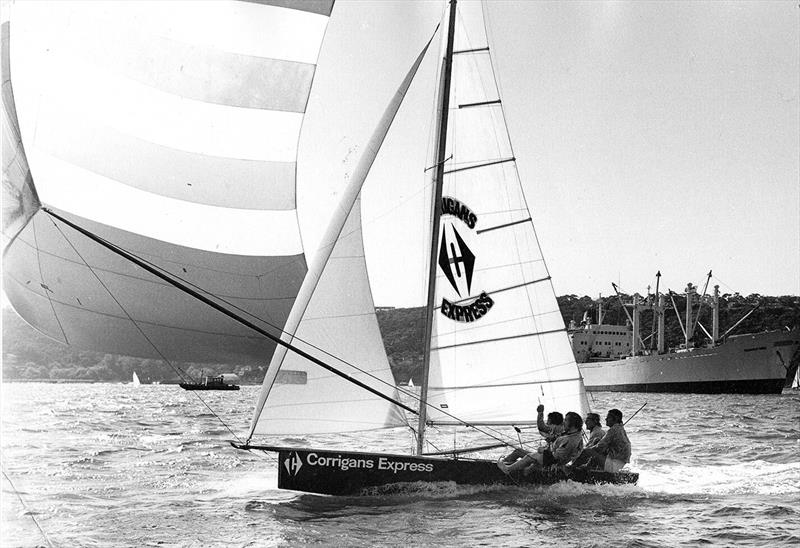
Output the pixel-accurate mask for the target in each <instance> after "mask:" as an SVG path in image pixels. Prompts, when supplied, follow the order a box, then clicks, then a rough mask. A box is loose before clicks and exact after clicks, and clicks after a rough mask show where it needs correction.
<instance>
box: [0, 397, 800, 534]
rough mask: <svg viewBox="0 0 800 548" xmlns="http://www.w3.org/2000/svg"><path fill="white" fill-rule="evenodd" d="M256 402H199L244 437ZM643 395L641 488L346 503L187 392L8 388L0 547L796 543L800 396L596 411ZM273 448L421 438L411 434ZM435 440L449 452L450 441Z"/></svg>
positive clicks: (428, 494) (473, 491)
mask: <svg viewBox="0 0 800 548" xmlns="http://www.w3.org/2000/svg"><path fill="white" fill-rule="evenodd" d="M255 393H256V387H243V390H241V391H239V392H209V393H204V394H201V395H202V397H203V398H204V399H205V400H206V401H207V402H208V404H209V405H210V406H211V408H212V409H214V411H216V412H217V413H219V414H220V415H221V416H222V417H224V418H225V420H226V422H227V423H228V424H229V425H230V426H231V427H232V428H233V430H234V431H235V432H236V433H237V434H238V435H240V436H241V435H242V434H243V432H244V431H245V429H246V426H247V424H248V421H249V418H250V412H251V409H252V402H253V400H254V395H255ZM645 400H647V401H648V402H649V403H648V405H647V406H646V407H645V408H644V409H643V410H642V412H641V413H640V414H639V415H638V416H637V417H636V418H634V419H633V421H632V422H631V423H630V424H629V425H628V427H627V430H628V433H629V435H630V438H631V441H632V443H633V445H634V458H633V462H632V468H634V469H636V470H638V471H639V472H640V473H641V479H640V482H639V485H638V486H585V485H579V484H572V483H566V484H560V485H556V486H551V487H543V488H519V487H490V488H476V487H458V486H455V485H450V484H440V485H432V486H419V487H416V488H410V489H409V490H408V491H406V492H404V493H401V494H398V495H392V496H382V497H360V498H359V497H346V498H345V497H324V496H316V495H300V494H296V493H291V492H286V491H279V490H277V489H276V487H275V486H276V482H277V471H276V465H275V460H274V458H268V457H266V456H263V455H259V454H252V453H247V452H242V451H238V450H235V449H233V448H231V447H230V446H229V445H228V441H227V440H229V439H231V437H232V436H231V434H230V433H229V432H228V431H227V430H226V429H225V428H224V427H223V426H222V425H220V423H219V422H218V421H217V419H216V418H214V417H213V415H212V414H211V413H210V412H209V411H208V410H207V409H206V408H205V407H204V406H203V404H202V403H201V402H200V401H199V400H198V399H197V398H196V396H195V394H193V393H190V392H185V391H183V390H181V389H179V388H178V387H177V386H149V385H143V386H139V387H134V386H132V385H102V384H84V385H58V384H4V385H3V386H2V450H3V453H2V457H3V472H4V477H3V479H2V532H1V533H0V534H1V535H2V537H0V545H2V546H4V547H5V546H37V545H43V546H47V545H48V542H49V543H50V545H53V546H70V547H71V546H102V547H107V546H273V545H286V546H294V545H300V544H318V545H323V546H381V545H384V546H407V545H417V546H427V545H437V546H479V545H483V546H531V545H534V544H537V545H538V544H543V545H555V546H559V547H563V546H591V545H595V546H625V545H627V546H677V545H708V544H712V545H723V546H729V545H737V546H741V545H747V546H782V545H797V544H799V543H800V458H799V457H798V454H800V396H798V395H797V394H796V393H794V394H783V395H781V396H738V395H737V396H734V395H725V396H707V395H677V394H676V395H671V394H650V395H645V394H611V393H604V394H599V395H598V394H596V395H595V396H594V402H593V407H594V408H595V410H598V411H600V412H604V411H605V410H606V409H608V408H609V407H619V408H620V409H622V410H623V412H624V413H625V415H626V416H627V415H629V414H631V413H632V412H633V411H635V410H636V409H637V408H638V407H639V406H640V405H641V404H642V403H643V402H644V401H645ZM563 411H566V410H563ZM274 441H281V442H283V443H301V442H307V443H321V444H324V445H328V446H329V445H331V444H332V443H335V444H336V445H338V446H341V447H347V448H350V449H365V448H378V447H383V448H384V449H387V450H394V451H398V450H399V451H407V450H408V449H409V447H410V445H411V439H410V436H409V435H408V434H407V433H405V432H400V431H397V432H390V433H388V434H387V432H380V433H367V434H359V435H357V436H356V435H353V436H337V437H335V438H334V437H328V438H317V439H315V440H293V439H285V440H274ZM437 441H438V443H439V444H442V445H445V446H447V445H448V444H450V445H452V443H453V440H452V433H450V432H441V433H440V434H439V439H438V440H437ZM501 453H502V450H496V455H495V456H499V455H500V454H501ZM12 484H13V487H14V488H15V489H16V490H15V489H13V488H12ZM17 492H18V494H19V497H21V499H22V501H24V506H23V502H21V501H20V498H18V496H17ZM36 523H38V524H39V526H40V527H41V532H40V530H39V529H38V528H37V525H36Z"/></svg>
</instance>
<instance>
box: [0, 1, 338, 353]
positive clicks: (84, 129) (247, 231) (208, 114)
mask: <svg viewBox="0 0 800 548" xmlns="http://www.w3.org/2000/svg"><path fill="white" fill-rule="evenodd" d="M332 4H333V2H332V0H330V1H308V2H288V1H261V2H197V3H194V2H109V3H99V2H69V3H67V2H52V3H49V2H48V3H44V2H42V3H38V2H34V3H18V4H16V5H14V6H13V10H12V12H11V33H10V34H11V41H10V54H11V58H10V61H11V67H12V79H13V83H14V93H15V99H16V112H17V114H18V119H19V128H20V132H21V137H22V141H21V142H22V143H24V145H25V150H26V152H27V157H28V161H29V164H30V173H31V174H32V176H33V181H34V182H35V186H36V190H37V191H38V195H39V197H40V198H41V202H42V203H43V204H44V205H46V206H48V207H50V208H52V209H54V210H56V211H58V212H59V213H61V214H63V215H65V216H66V217H68V218H69V219H71V220H72V221H74V222H76V223H77V224H79V225H81V226H84V227H86V228H88V229H90V230H92V231H93V232H95V233H96V234H98V235H100V236H101V237H103V238H105V239H107V240H109V241H111V242H113V243H115V244H117V245H119V246H121V247H123V248H125V249H127V250H128V251H131V252H133V253H135V254H137V255H139V256H141V257H142V258H144V259H146V260H148V261H150V262H152V263H154V264H156V265H157V266H159V267H161V268H163V269H164V270H166V271H168V272H170V273H172V274H174V275H176V276H179V277H181V278H183V279H184V280H187V281H189V282H190V283H192V284H196V285H197V286H198V287H201V288H203V289H204V290H206V291H208V292H210V293H212V294H214V295H216V296H217V297H218V298H221V299H224V300H226V301H228V302H229V303H231V304H232V305H234V306H236V307H239V308H240V309H241V310H243V311H245V312H246V313H249V314H252V315H253V316H255V317H257V318H260V319H262V320H264V321H266V322H268V323H269V324H271V325H273V326H275V328H274V329H275V331H276V332H277V330H278V329H280V328H281V327H282V326H283V323H284V322H285V319H286V316H287V315H288V312H289V310H290V309H291V306H292V303H293V301H294V298H295V296H296V294H297V291H298V289H299V287H300V284H301V282H302V279H303V276H304V274H305V272H306V265H305V258H304V254H303V248H302V244H301V238H300V234H299V230H298V223H297V212H296V201H295V194H296V183H297V182H296V180H295V174H296V172H297V169H296V161H297V151H298V147H299V145H300V129H301V126H302V121H303V117H304V114H305V110H306V105H307V103H308V98H309V95H310V91H311V85H312V81H313V77H314V71H315V68H316V60H317V57H318V55H319V50H320V47H321V43H322V38H323V35H324V32H325V29H326V26H327V22H328V18H329V15H330V12H331V8H332ZM6 51H8V48H6ZM4 102H5V94H4ZM4 167H5V166H4ZM4 225H5V223H4ZM3 275H4V288H5V291H6V294H7V296H8V298H9V300H10V301H11V303H12V304H13V305H14V307H15V308H16V310H17V311H18V312H19V313H20V314H21V315H22V316H23V317H24V318H25V319H26V320H27V321H28V322H29V323H30V324H31V325H33V326H34V327H36V328H37V329H39V330H40V331H42V332H44V333H45V334H48V335H50V336H52V337H54V338H56V339H59V340H61V341H63V342H66V343H69V344H73V345H76V346H78V347H80V348H86V349H94V350H100V351H105V352H113V353H120V354H127V355H134V356H143V357H159V356H160V355H163V356H166V357H167V358H170V359H174V360H181V361H201V362H225V363H249V364H256V363H264V362H265V361H268V360H269V356H270V355H271V353H272V350H273V348H274V345H273V344H271V343H269V342H268V341H265V340H263V339H262V338H261V337H260V336H257V335H254V334H252V333H250V332H248V331H247V330H246V329H245V328H243V327H240V326H239V325H237V324H236V323H234V322H233V321H230V320H227V319H225V318H222V317H220V315H219V314H218V313H216V312H214V311H213V310H210V309H206V308H205V306H204V305H202V304H200V303H196V302H194V301H193V300H192V299H191V298H189V297H187V296H184V295H183V294H181V293H180V292H179V291H178V290H176V289H172V288H171V287H169V286H167V285H165V284H163V283H162V282H159V281H158V280H156V279H155V278H153V277H152V276H150V275H148V274H146V273H144V272H143V271H141V270H140V269H138V268H137V267H135V266H132V265H130V264H127V263H126V262H125V261H123V260H122V259H120V258H117V257H115V256H114V255H113V254H111V253H110V252H109V251H107V250H104V249H102V248H100V247H99V246H97V244H94V243H92V242H89V241H87V240H85V239H84V238H82V237H81V236H79V235H78V234H77V233H75V232H73V231H71V230H70V229H69V228H67V227H65V226H63V225H59V224H58V223H57V222H54V221H53V220H51V218H50V217H48V216H47V215H46V214H45V213H44V212H38V213H36V214H35V215H34V217H33V219H32V220H31V221H30V222H29V223H28V224H27V226H26V227H25V228H24V229H23V230H22V232H20V234H19V236H18V237H17V238H16V240H15V241H14V242H13V244H12V245H11V246H10V247H8V249H7V251H6V254H5V257H4V272H3ZM156 348H157V349H158V351H156Z"/></svg>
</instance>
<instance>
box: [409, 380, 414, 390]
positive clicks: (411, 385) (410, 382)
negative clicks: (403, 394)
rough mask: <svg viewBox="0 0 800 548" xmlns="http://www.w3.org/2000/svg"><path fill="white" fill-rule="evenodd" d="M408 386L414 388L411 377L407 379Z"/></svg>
mask: <svg viewBox="0 0 800 548" xmlns="http://www.w3.org/2000/svg"><path fill="white" fill-rule="evenodd" d="M408 387H409V388H414V379H411V378H409V379H408Z"/></svg>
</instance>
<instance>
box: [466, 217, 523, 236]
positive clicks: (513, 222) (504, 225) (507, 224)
mask: <svg viewBox="0 0 800 548" xmlns="http://www.w3.org/2000/svg"><path fill="white" fill-rule="evenodd" d="M532 220H533V218H532V217H528V218H527V219H520V220H519V221H511V222H510V223H505V224H502V225H497V226H490V227H489V228H484V229H483V230H478V231H477V233H478V234H483V233H484V232H490V231H492V230H498V229H501V228H507V227H509V226H514V225H519V224H522V223H527V222H528V221H532Z"/></svg>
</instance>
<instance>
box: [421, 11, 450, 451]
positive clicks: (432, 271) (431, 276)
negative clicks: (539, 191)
mask: <svg viewBox="0 0 800 548" xmlns="http://www.w3.org/2000/svg"><path fill="white" fill-rule="evenodd" d="M455 27H456V0H450V15H449V21H448V25H447V46H446V48H445V54H444V59H443V60H442V80H441V83H440V89H439V108H438V112H439V124H438V128H437V130H436V131H437V136H436V141H437V150H436V159H435V163H434V166H435V169H436V171H435V179H434V190H433V193H432V194H433V204H432V207H431V220H432V226H431V248H430V249H431V254H430V261H429V266H428V300H427V302H426V310H427V315H426V318H425V339H424V341H423V344H424V345H425V346H424V358H423V362H422V385H421V387H420V394H419V423H418V426H417V454H418V455H419V454H422V446H423V445H424V443H425V422H426V420H427V416H428V414H427V404H428V374H429V372H430V367H431V334H432V332H433V315H434V314H435V312H434V311H435V310H436V306H435V304H436V303H434V299H435V298H436V267H437V264H438V261H437V260H436V259H437V253H438V252H439V246H438V245H437V244H438V243H439V224H440V223H439V218H440V217H441V213H442V206H441V202H442V186H443V184H444V163H445V154H446V152H447V119H448V114H449V109H450V76H451V73H452V70H453V37H454V34H455Z"/></svg>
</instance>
